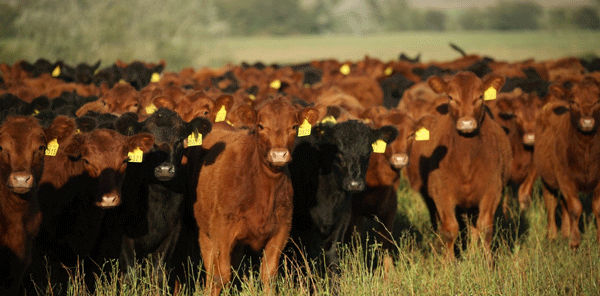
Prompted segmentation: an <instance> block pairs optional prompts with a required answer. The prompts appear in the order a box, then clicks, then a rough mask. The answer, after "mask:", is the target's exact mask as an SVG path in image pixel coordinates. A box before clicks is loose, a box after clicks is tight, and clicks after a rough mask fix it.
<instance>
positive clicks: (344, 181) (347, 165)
mask: <svg viewBox="0 0 600 296" xmlns="http://www.w3.org/2000/svg"><path fill="white" fill-rule="evenodd" d="M317 132H318V133H319V137H320V142H324V143H326V145H329V144H333V145H334V147H336V149H337V151H336V153H335V158H334V159H333V170H334V172H335V174H334V175H335V177H336V178H338V183H339V184H341V185H342V189H344V190H345V191H349V192H356V191H362V190H364V189H365V186H366V180H365V179H366V175H367V169H368V168H369V158H370V157H371V153H372V151H373V143H375V142H376V141H377V140H382V141H384V142H385V143H386V145H387V144H390V143H391V142H392V141H393V140H394V139H395V138H396V136H397V134H398V131H397V130H396V129H395V128H394V127H392V126H383V127H381V128H379V129H376V130H374V129H372V128H370V127H369V126H367V125H365V124H364V123H361V122H359V121H356V120H349V121H345V122H342V123H339V124H336V125H333V126H329V127H328V126H327V125H326V126H319V127H318V130H317Z"/></svg>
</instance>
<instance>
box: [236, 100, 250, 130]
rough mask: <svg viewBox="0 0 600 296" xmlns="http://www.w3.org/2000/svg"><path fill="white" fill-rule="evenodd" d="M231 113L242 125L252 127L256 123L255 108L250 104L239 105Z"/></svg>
mask: <svg viewBox="0 0 600 296" xmlns="http://www.w3.org/2000/svg"><path fill="white" fill-rule="evenodd" d="M233 113H234V116H235V117H237V119H238V120H239V122H240V123H241V125H242V126H245V127H248V128H253V127H254V125H256V110H254V108H252V106H250V105H240V106H239V107H237V108H236V109H235V110H234V112H233Z"/></svg>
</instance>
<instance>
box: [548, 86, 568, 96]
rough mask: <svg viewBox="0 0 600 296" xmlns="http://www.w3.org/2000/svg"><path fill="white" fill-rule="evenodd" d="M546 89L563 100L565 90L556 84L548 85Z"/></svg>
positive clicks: (565, 93)
mask: <svg viewBox="0 0 600 296" xmlns="http://www.w3.org/2000/svg"><path fill="white" fill-rule="evenodd" d="M548 91H549V92H550V94H551V95H552V96H553V97H555V98H557V99H559V100H564V98H565V96H566V95H567V90H566V89H564V88H563V87H562V86H560V85H558V84H552V85H550V86H549V87H548Z"/></svg>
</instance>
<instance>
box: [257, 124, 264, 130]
mask: <svg viewBox="0 0 600 296" xmlns="http://www.w3.org/2000/svg"><path fill="white" fill-rule="evenodd" d="M256 127H257V128H258V129H259V130H263V129H264V128H265V127H264V126H262V124H258V125H257V126H256Z"/></svg>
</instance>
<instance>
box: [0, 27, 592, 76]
mask: <svg viewBox="0 0 600 296" xmlns="http://www.w3.org/2000/svg"><path fill="white" fill-rule="evenodd" d="M598 40H600V31H556V32H551V31H531V32H530V31H525V32H497V31H482V32H464V31H456V32H400V33H393V34H392V33H390V34H379V35H365V36H348V35H341V36H340V35H320V36H292V37H248V38H246V37H244V38H241V37H240V38H233V37H226V38H215V39H209V40H189V41H182V42H184V43H183V44H178V45H177V46H175V47H174V48H179V49H181V48H201V50H186V51H185V52H183V51H182V52H173V53H170V54H168V56H156V54H155V52H156V50H154V49H155V44H153V42H151V41H147V40H131V41H130V42H128V43H127V44H122V45H118V46H114V45H110V46H107V45H102V44H101V45H100V48H105V49H106V50H105V51H101V52H102V54H100V56H89V57H87V56H86V55H85V49H82V52H83V53H82V55H81V57H72V56H66V57H60V56H48V54H47V53H45V52H33V51H32V50H31V49H32V48H33V47H31V46H29V45H28V44H27V40H23V39H18V40H0V62H4V63H14V62H15V61H17V60H19V59H27V60H30V61H34V60H36V59H37V58H39V57H46V58H49V59H50V60H53V59H64V60H65V61H67V62H70V63H79V62H90V63H91V62H95V61H97V60H98V59H101V60H102V61H103V64H102V67H105V66H108V65H109V64H110V63H112V62H114V61H116V59H122V60H124V61H130V60H135V59H139V60H143V61H158V60H160V59H161V58H162V59H165V60H166V61H167V70H169V71H178V70H179V69H181V68H183V67H194V68H196V69H198V68H201V67H204V66H209V67H219V66H222V65H224V64H225V63H232V64H239V63H240V62H242V61H246V62H250V63H253V62H256V61H262V62H265V63H275V62H276V63H299V62H306V61H310V60H313V59H325V58H336V59H339V60H351V61H357V60H360V59H363V58H364V56H365V55H369V56H371V57H376V58H379V59H381V60H384V61H387V60H392V59H397V58H398V55H399V54H400V53H401V52H404V53H406V54H408V55H409V56H415V55H417V54H418V53H421V55H422V60H423V61H431V60H450V59H455V58H457V57H459V54H458V53H457V52H456V51H454V50H452V49H451V48H450V47H449V46H448V43H450V42H452V43H455V44H457V45H459V46H460V47H462V48H463V49H464V50H465V51H466V52H468V53H477V54H480V55H486V56H490V57H493V58H496V59H498V60H507V61H518V60H523V59H528V58H535V59H536V60H546V59H553V58H559V57H565V56H578V57H581V56H584V55H591V54H593V55H596V56H600V46H598V44H599V43H598ZM185 42H188V44H185ZM72 46H78V45H76V44H74V45H72ZM196 52H202V53H201V54H198V55H197V56H195V55H194V56H185V54H190V53H196ZM82 57H83V58H82ZM72 59H83V60H72Z"/></svg>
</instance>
